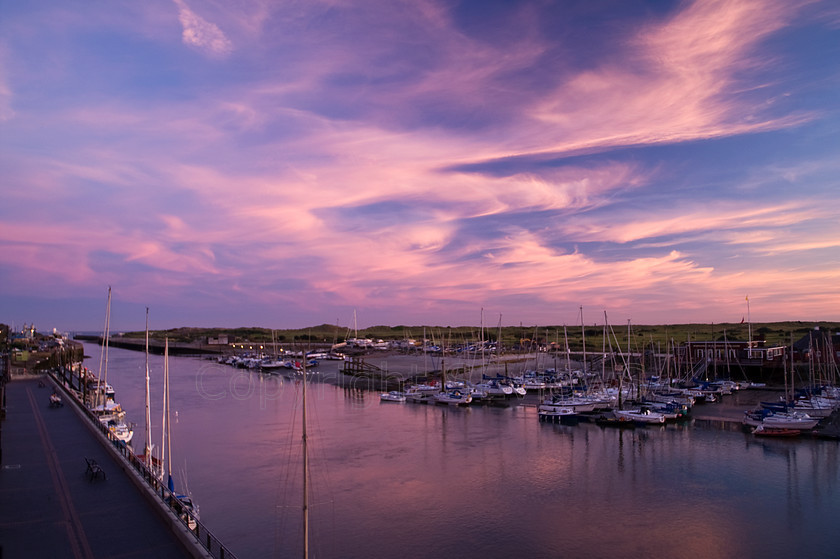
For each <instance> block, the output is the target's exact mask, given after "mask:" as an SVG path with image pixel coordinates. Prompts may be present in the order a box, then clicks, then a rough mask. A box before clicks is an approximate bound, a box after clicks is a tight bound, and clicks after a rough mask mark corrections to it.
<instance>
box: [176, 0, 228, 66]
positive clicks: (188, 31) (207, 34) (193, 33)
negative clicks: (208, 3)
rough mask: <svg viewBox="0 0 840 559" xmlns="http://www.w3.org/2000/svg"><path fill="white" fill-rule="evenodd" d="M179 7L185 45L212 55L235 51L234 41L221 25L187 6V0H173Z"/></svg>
mask: <svg viewBox="0 0 840 559" xmlns="http://www.w3.org/2000/svg"><path fill="white" fill-rule="evenodd" d="M173 2H175V5H176V6H177V7H178V19H179V20H180V22H181V26H182V27H183V29H184V31H183V33H182V35H181V39H182V40H183V42H184V44H185V45H188V46H190V47H193V48H196V49H198V50H200V51H202V52H205V53H207V54H210V55H212V56H220V57H223V56H227V55H228V54H230V53H231V52H232V51H233V43H231V41H230V40H229V39H228V38H227V37H226V36H225V34H224V33H223V32H222V30H221V29H219V26H217V25H216V24H215V23H211V22H209V21H207V20H205V19H204V18H202V17H201V16H199V15H198V14H196V13H195V12H194V11H192V10H191V9H190V8H189V6H187V3H186V0H173Z"/></svg>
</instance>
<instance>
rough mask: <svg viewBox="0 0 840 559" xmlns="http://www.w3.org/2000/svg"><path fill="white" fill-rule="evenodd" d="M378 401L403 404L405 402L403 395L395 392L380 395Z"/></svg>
mask: <svg viewBox="0 0 840 559" xmlns="http://www.w3.org/2000/svg"><path fill="white" fill-rule="evenodd" d="M379 399H380V400H382V401H383V402H405V400H406V398H405V393H404V392H398V391H396V390H392V391H390V392H384V393H382V394H380V395H379Z"/></svg>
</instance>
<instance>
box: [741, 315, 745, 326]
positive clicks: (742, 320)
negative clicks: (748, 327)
mask: <svg viewBox="0 0 840 559" xmlns="http://www.w3.org/2000/svg"><path fill="white" fill-rule="evenodd" d="M743 323H744V317H743V316H742V317H741V324H743Z"/></svg>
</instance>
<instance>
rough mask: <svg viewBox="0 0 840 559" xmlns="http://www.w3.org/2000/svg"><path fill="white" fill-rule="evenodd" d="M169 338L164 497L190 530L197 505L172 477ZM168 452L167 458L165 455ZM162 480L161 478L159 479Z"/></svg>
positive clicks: (165, 355) (165, 376)
mask: <svg viewBox="0 0 840 559" xmlns="http://www.w3.org/2000/svg"><path fill="white" fill-rule="evenodd" d="M170 401H171V398H170V396H169V338H166V339H165V341H164V349H163V434H162V442H161V452H162V453H163V455H162V456H161V462H162V463H163V462H165V464H166V487H167V488H168V489H169V493H170V496H169V497H168V498H167V499H166V501H167V504H168V505H169V506H170V507H171V508H172V510H173V511H174V512H175V514H177V515H178V517H179V518H181V520H183V521H184V522H185V523H186V525H187V526H188V527H189V528H190V530H195V528H196V526H197V521H198V506H197V505H195V504H194V503H193V501H192V497H191V496H190V495H184V494H181V493H178V492H176V491H175V482H174V480H173V479H172V434H171V424H172V422H171V421H169V404H170ZM167 454H168V460H167V459H166V458H167V456H166V455H167ZM161 481H162V480H161Z"/></svg>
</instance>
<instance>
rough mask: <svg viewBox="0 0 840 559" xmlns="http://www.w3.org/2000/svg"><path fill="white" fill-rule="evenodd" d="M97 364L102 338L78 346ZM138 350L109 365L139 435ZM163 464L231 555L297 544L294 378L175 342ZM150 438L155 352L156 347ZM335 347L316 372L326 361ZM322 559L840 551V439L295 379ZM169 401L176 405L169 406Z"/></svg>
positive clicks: (158, 372)
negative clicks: (188, 353) (623, 421)
mask: <svg viewBox="0 0 840 559" xmlns="http://www.w3.org/2000/svg"><path fill="white" fill-rule="evenodd" d="M85 353H86V354H87V355H89V356H90V359H88V360H86V362H85V365H86V366H87V367H88V368H89V369H91V370H93V371H97V370H98V368H99V356H100V349H99V347H98V346H96V345H92V344H85ZM144 363H145V355H144V354H142V353H139V352H133V351H128V350H120V349H111V350H110V352H109V365H108V381H109V382H110V383H111V384H112V385H113V386H114V388H115V389H116V394H117V400H118V401H119V402H120V403H121V404H122V406H123V408H124V409H125V410H126V412H127V419H128V420H129V421H131V422H134V423H136V424H137V429H136V432H135V438H134V441H133V446H134V448H136V449H142V446H143V440H144V436H145V428H144V419H143V418H144V394H145V390H144V384H145V367H144ZM169 365H170V391H171V395H172V407H171V410H172V411H171V414H172V420H173V422H174V424H173V427H172V428H173V431H172V440H173V448H172V453H173V455H174V466H173V476H174V477H175V479H176V484H177V485H178V489H179V490H183V489H184V488H185V486H186V487H188V489H189V491H190V492H191V494H192V496H193V499H194V501H195V502H196V503H197V504H198V505H199V507H200V514H201V520H202V522H203V523H204V524H205V525H207V526H208V527H209V528H210V529H211V530H212V531H213V532H214V533H215V534H216V535H217V536H218V537H219V538H220V539H221V540H222V541H223V542H224V543H225V545H227V546H228V547H229V548H230V549H231V550H232V551H233V552H234V553H236V554H237V556H238V557H239V558H240V559H248V558H262V557H288V556H299V555H300V553H301V551H300V550H301V541H302V534H301V532H302V530H301V525H302V524H301V516H302V514H301V509H302V502H303V500H302V482H301V480H302V476H303V474H302V460H303V459H302V453H301V446H302V445H301V419H300V415H301V388H302V385H301V383H300V382H299V381H297V382H296V381H295V380H292V379H288V378H283V377H279V376H266V375H263V374H260V373H253V372H250V371H247V370H242V369H233V368H231V367H229V366H226V365H219V364H216V363H215V362H213V361H209V360H207V359H199V358H192V357H170V358H169ZM150 366H151V372H152V373H151V374H152V381H151V385H152V388H151V391H152V433H153V442H154V443H155V444H159V440H160V425H161V418H162V413H161V394H162V378H163V358H162V357H161V356H154V355H153V356H150ZM337 367H338V365H337V364H336V363H329V364H325V365H324V367H323V368H321V373H320V374H319V375H312V378H319V377H323V379H325V380H329V379H331V378H334V377H335V374H336V373H335V371H336V370H337ZM307 391H308V405H307V414H308V417H307V425H308V440H309V449H310V452H309V456H310V471H311V479H312V481H311V483H310V486H311V493H310V503H311V508H310V511H311V512H310V515H311V516H310V518H311V525H312V528H311V534H312V535H311V548H312V555H313V556H317V557H347V558H355V557H358V558H370V557H401V558H412V557H418V558H419V557H430V556H440V557H481V558H486V557H564V558H578V557H580V558H598V557H603V558H616V557H668V558H674V559H676V558H683V557H685V558H699V557H702V558H724V557H725V558H728V557H762V558H766V557H808V558H817V557H826V558H828V557H835V558H836V557H838V556H840V551H838V550H840V542H838V539H837V525H838V524H837V523H838V518H840V444H838V443H837V442H835V441H822V440H810V439H803V440H768V439H756V438H754V437H753V436H752V435H751V434H749V433H745V432H740V431H729V430H720V429H715V428H713V427H708V426H703V425H700V424H699V423H698V424H697V425H694V424H691V423H689V424H683V425H668V426H666V427H662V428H659V427H657V428H650V427H649V428H640V429H634V430H624V429H610V428H601V427H598V426H597V425H594V424H587V423H581V424H579V425H574V426H568V425H554V424H544V423H540V422H539V421H538V420H537V416H536V409H535V408H533V407H531V406H526V405H512V406H510V407H476V408H464V409H460V408H459V409H455V408H448V407H441V406H425V405H416V404H395V403H384V402H380V401H379V397H378V393H376V392H367V391H363V390H355V389H347V388H341V387H337V386H335V385H333V384H330V383H329V382H323V381H318V380H315V381H313V382H310V383H308V384H307ZM176 415H177V418H176Z"/></svg>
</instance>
